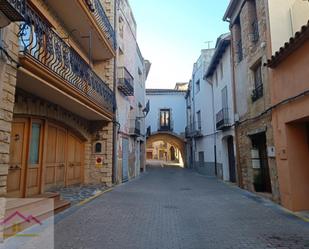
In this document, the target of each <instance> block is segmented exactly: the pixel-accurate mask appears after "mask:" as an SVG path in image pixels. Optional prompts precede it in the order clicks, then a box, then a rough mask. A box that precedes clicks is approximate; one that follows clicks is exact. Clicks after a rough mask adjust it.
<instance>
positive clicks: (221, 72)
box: [220, 62, 223, 79]
mask: <svg viewBox="0 0 309 249" xmlns="http://www.w3.org/2000/svg"><path fill="white" fill-rule="evenodd" d="M220 76H221V79H222V78H223V63H222V62H221V63H220Z"/></svg>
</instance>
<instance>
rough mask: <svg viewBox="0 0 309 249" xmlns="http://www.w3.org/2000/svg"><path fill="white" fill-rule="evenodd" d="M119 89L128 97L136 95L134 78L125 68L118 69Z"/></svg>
mask: <svg viewBox="0 0 309 249" xmlns="http://www.w3.org/2000/svg"><path fill="white" fill-rule="evenodd" d="M117 74H118V89H119V90H120V91H121V92H122V93H123V94H124V95H126V96H133V95H134V78H133V76H132V75H131V74H130V73H129V71H128V70H127V69H126V68H125V67H118V70H117Z"/></svg>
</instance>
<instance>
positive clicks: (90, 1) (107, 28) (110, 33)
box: [85, 0, 117, 49]
mask: <svg viewBox="0 0 309 249" xmlns="http://www.w3.org/2000/svg"><path fill="white" fill-rule="evenodd" d="M85 2H86V4H87V6H88V8H89V10H90V12H91V13H92V15H93V16H94V18H95V19H96V20H97V22H98V24H99V26H100V27H101V29H102V30H103V31H104V32H105V34H106V36H107V39H108V40H109V42H110V44H111V45H112V46H113V48H114V49H116V46H117V43H116V35H115V31H114V29H113V27H112V25H111V23H110V21H109V19H108V17H107V15H106V13H105V10H104V8H103V6H102V4H101V3H100V0H85Z"/></svg>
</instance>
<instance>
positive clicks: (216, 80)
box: [215, 71, 218, 86]
mask: <svg viewBox="0 0 309 249" xmlns="http://www.w3.org/2000/svg"><path fill="white" fill-rule="evenodd" d="M215 83H216V86H218V74H217V71H216V72H215Z"/></svg>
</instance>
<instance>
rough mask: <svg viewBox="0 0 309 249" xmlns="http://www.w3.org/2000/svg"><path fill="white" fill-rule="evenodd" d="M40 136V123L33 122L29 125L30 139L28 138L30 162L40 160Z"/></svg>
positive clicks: (33, 162)
mask: <svg viewBox="0 0 309 249" xmlns="http://www.w3.org/2000/svg"><path fill="white" fill-rule="evenodd" d="M40 137H41V124H37V123H33V124H32V127H31V140H30V158H29V161H30V164H31V165H35V164H38V163H39V160H40Z"/></svg>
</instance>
